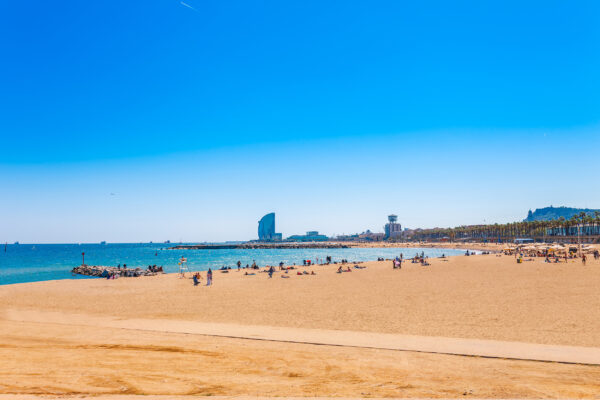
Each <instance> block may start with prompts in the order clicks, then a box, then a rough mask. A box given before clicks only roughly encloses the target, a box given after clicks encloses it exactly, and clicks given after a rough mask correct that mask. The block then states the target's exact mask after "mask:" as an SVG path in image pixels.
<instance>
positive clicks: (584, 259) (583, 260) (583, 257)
mask: <svg viewBox="0 0 600 400" xmlns="http://www.w3.org/2000/svg"><path fill="white" fill-rule="evenodd" d="M586 260H587V257H586V256H585V254H582V255H581V263H582V264H583V265H585V261H586Z"/></svg>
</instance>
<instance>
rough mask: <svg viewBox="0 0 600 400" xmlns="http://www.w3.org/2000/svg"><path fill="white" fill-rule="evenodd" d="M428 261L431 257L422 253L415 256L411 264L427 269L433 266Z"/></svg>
mask: <svg viewBox="0 0 600 400" xmlns="http://www.w3.org/2000/svg"><path fill="white" fill-rule="evenodd" d="M428 259H429V257H428V256H426V255H425V252H424V251H422V252H421V254H419V253H417V254H415V256H414V257H413V258H412V260H411V263H413V264H421V265H422V266H423V267H427V266H429V265H431V264H429V261H428Z"/></svg>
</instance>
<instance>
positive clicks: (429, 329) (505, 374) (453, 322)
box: [0, 255, 600, 398]
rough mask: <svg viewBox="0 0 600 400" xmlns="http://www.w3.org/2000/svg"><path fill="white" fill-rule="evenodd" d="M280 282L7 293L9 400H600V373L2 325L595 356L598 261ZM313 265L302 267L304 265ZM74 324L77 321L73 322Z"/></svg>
mask: <svg viewBox="0 0 600 400" xmlns="http://www.w3.org/2000/svg"><path fill="white" fill-rule="evenodd" d="M430 261H431V264H432V265H431V266H430V267H422V266H420V265H418V264H410V263H405V264H404V267H403V269H402V270H393V269H392V268H391V262H389V261H388V262H369V263H364V264H362V265H365V266H367V268H366V269H362V270H353V272H351V273H343V274H336V273H335V270H336V269H337V266H333V265H331V266H313V267H311V268H306V270H308V271H311V270H314V271H315V272H316V273H317V275H314V276H313V275H308V276H307V275H303V276H298V275H294V273H295V271H294V272H290V274H289V275H290V278H289V279H282V278H281V277H280V275H281V273H276V274H275V276H274V277H273V278H272V279H268V276H267V274H265V273H257V274H256V275H254V276H244V275H243V274H244V272H237V271H231V272H230V273H228V274H222V273H219V272H215V274H214V277H215V279H214V282H215V283H214V285H213V286H212V287H205V286H202V287H194V286H193V285H192V283H191V280H190V279H179V278H178V277H177V275H174V274H170V275H163V276H156V277H143V278H130V279H124V278H121V279H117V280H104V279H97V280H77V281H53V282H37V283H27V284H18V285H7V286H2V287H0V305H1V306H2V309H0V339H1V342H0V357H1V359H2V360H4V362H3V363H0V393H5V394H10V393H13V394H43V393H49V394H56V395H68V394H72V395H73V394H77V395H98V394H123V395H135V394H140V395H141V394H144V395H148V394H156V395H160V394H163V395H168V394H173V395H175V394H176V395H232V396H239V395H257V396H301V397H302V396H322V397H363V396H367V397H451V398H456V397H464V396H469V397H480V398H515V397H528V398H539V397H561V398H565V397H577V398H581V397H584V398H598V396H599V395H600V366H588V365H569V364H558V363H548V362H534V361H516V360H505V359H487V358H478V357H463V356H456V355H442V354H427V353H415V352H407V351H393V350H380V349H367V348H353V347H348V346H342V347H338V346H323V345H320V346H317V345H311V344H299V343H280V342H273V341H268V340H262V341H257V340H244V339H238V338H224V337H211V336H203V335H191V334H181V333H169V332H160V331H140V330H130V329H116V328H109V327H99V326H96V327H92V326H86V325H85V323H83V322H82V321H84V318H83V317H82V318H79V319H78V318H76V317H73V319H72V320H68V321H67V323H62V324H58V323H52V322H39V321H38V322H15V321H13V320H9V319H10V318H8V317H7V315H9V314H11V315H14V314H15V313H17V314H18V313H19V312H20V311H22V312H31V311H36V312H54V313H64V314H65V315H73V314H78V315H80V316H97V317H100V316H106V317H112V318H115V317H116V318H118V319H120V320H123V321H127V320H129V319H134V318H144V319H150V320H151V319H156V320H161V319H168V320H182V321H199V322H218V323H228V324H237V325H240V326H241V327H240V330H241V331H243V330H244V328H243V326H244V325H255V326H269V327H289V328H302V329H330V330H343V331H360V332H378V333H393V334H410V335H423V336H440V337H448V338H472V339H490V340H505V341H517V342H529V343H542V344H553V345H572V346H588V347H596V348H597V347H600V293H599V292H598V288H599V287H600V263H599V262H598V261H593V260H588V263H587V266H582V265H581V262H580V261H579V260H571V261H570V262H569V263H561V264H547V263H544V262H543V259H535V260H534V261H526V262H524V263H523V264H517V263H516V261H515V259H514V257H509V256H502V257H497V256H496V255H480V256H471V257H464V256H456V257H451V258H449V259H448V260H446V261H445V260H442V259H433V260H430ZM304 269H305V268H301V270H304ZM69 318H70V317H69Z"/></svg>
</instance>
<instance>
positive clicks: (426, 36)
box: [0, 0, 600, 243]
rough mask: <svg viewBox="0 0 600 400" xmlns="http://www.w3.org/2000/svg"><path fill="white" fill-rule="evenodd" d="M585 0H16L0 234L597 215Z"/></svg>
mask: <svg viewBox="0 0 600 400" xmlns="http://www.w3.org/2000/svg"><path fill="white" fill-rule="evenodd" d="M598 15H600V5H599V4H598V3H597V2H593V1H578V2H571V3H569V4H566V3H563V2H541V1H540V2H535V1H534V2H528V3H527V4H522V2H516V1H508V2H503V3H502V4H483V3H481V2H475V1H472V2H468V1H466V2H459V3H454V4H446V3H445V2H441V1H440V2H438V1H429V2H419V3H418V4H399V3H398V2H393V1H375V2H359V1H346V2H329V3H328V4H321V2H316V1H302V2H300V1H298V2H296V1H293V2H285V3H282V2H261V3H251V2H242V1H222V2H205V1H193V0H189V1H187V0H186V2H185V5H184V4H182V3H181V2H179V1H159V2H152V3H150V4H148V3H147V2H141V1H129V2H125V3H123V2H116V1H108V2H76V1H69V0H67V1H64V2H61V3H59V4H55V3H48V2H41V1H34V2H27V3H26V4H24V3H18V2H7V3H6V4H2V5H1V6H0V38H2V39H0V40H1V41H0V43H1V44H0V46H1V47H0V48H1V49H2V51H3V63H0V178H1V182H0V185H1V186H0V187H2V196H0V209H1V210H2V218H1V219H0V221H1V223H0V241H1V242H5V241H7V242H9V243H11V242H14V241H20V242H22V243H73V242H74V243H77V242H99V241H102V240H105V241H108V242H140V241H144V242H146V241H155V242H158V241H164V240H167V239H168V240H171V241H180V240H181V241H186V242H187V241H190V242H196V241H226V240H248V239H254V238H256V236H257V232H256V229H257V221H258V220H259V219H260V217H262V216H263V215H264V214H266V213H268V212H272V211H273V212H275V213H276V214H277V231H278V232H282V233H283V234H284V236H289V235H292V234H297V233H304V232H306V231H308V230H318V231H320V232H322V233H324V234H327V235H333V234H341V233H355V232H361V231H364V230H366V229H371V230H372V231H381V230H382V229H383V225H384V224H385V222H386V216H387V215H388V214H390V213H394V214H397V215H398V216H399V222H401V223H402V224H403V225H404V226H406V227H411V228H416V227H435V226H439V227H447V226H457V225H463V224H478V223H495V222H498V223H502V222H509V221H517V220H522V219H523V218H525V216H526V215H527V211H528V210H529V209H535V208H540V207H545V206H549V205H554V206H562V205H564V206H570V207H582V208H600V188H598V185H597V180H598V171H599V169H598V162H597V157H598V155H597V153H598V148H599V146H600V111H599V110H600V95H599V93H600V73H599V72H598V71H600V44H599V43H600V24H599V23H598Z"/></svg>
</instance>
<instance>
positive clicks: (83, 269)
mask: <svg viewBox="0 0 600 400" xmlns="http://www.w3.org/2000/svg"><path fill="white" fill-rule="evenodd" d="M71 272H72V273H73V274H79V275H86V276H95V277H98V278H109V277H111V276H114V277H115V278H117V277H126V278H133V277H138V276H152V275H156V274H157V272H152V271H148V270H146V269H141V268H135V269H133V268H117V267H105V266H102V265H80V266H78V267H75V268H73V269H72V270H71Z"/></svg>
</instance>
